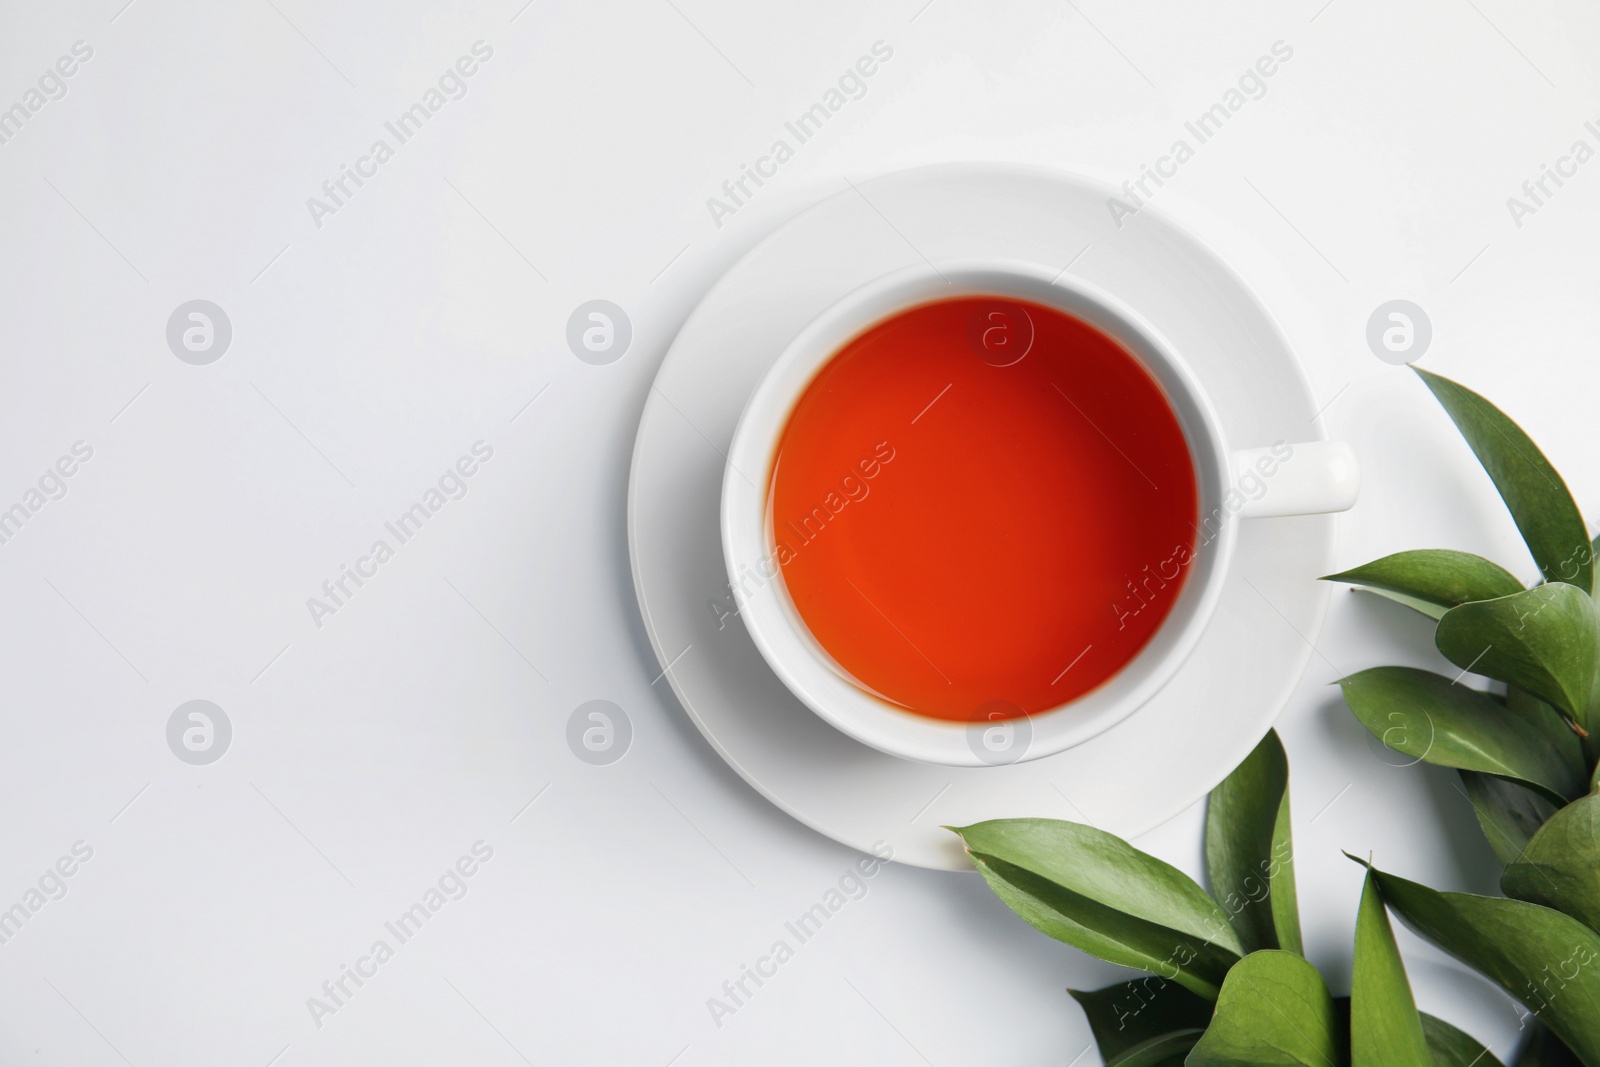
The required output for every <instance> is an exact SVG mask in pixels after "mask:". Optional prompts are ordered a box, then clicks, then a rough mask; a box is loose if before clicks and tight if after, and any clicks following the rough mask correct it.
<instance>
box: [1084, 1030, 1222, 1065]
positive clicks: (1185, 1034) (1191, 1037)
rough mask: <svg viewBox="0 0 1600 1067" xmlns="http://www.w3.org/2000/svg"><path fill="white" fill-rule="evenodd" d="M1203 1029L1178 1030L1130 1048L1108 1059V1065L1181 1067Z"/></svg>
mask: <svg viewBox="0 0 1600 1067" xmlns="http://www.w3.org/2000/svg"><path fill="white" fill-rule="evenodd" d="M1204 1032H1205V1031H1203V1030H1178V1031H1176V1032H1174V1033H1170V1034H1162V1035H1161V1036H1160V1037H1152V1038H1151V1039H1150V1040H1149V1041H1145V1042H1142V1043H1141V1044H1139V1045H1137V1046H1135V1047H1133V1048H1131V1049H1129V1050H1128V1051H1127V1052H1124V1053H1123V1054H1122V1055H1120V1056H1118V1057H1117V1058H1116V1059H1114V1060H1106V1067H1181V1065H1182V1064H1183V1062H1184V1060H1185V1059H1187V1058H1188V1055H1189V1050H1190V1049H1192V1048H1194V1046H1195V1042H1197V1041H1199V1040H1200V1035H1201V1034H1202V1033H1204Z"/></svg>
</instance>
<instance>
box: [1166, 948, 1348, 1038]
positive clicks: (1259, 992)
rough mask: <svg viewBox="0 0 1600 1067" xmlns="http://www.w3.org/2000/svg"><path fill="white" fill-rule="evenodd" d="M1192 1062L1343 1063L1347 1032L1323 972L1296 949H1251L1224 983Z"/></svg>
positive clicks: (1229, 973)
mask: <svg viewBox="0 0 1600 1067" xmlns="http://www.w3.org/2000/svg"><path fill="white" fill-rule="evenodd" d="M1187 1062H1188V1065H1189V1067H1233V1065H1236V1064H1260V1065H1271V1067H1343V1065H1344V1064H1346V1063H1348V1062H1349V1057H1348V1048H1347V1046H1346V1042H1345V1036H1344V1034H1343V1032H1342V1030H1341V1028H1340V1026H1339V1019H1338V1013H1337V1012H1336V1010H1335V1009H1334V1006H1333V998H1332V997H1330V996H1329V995H1328V987H1327V986H1326V985H1325V984H1324V983H1323V981H1322V975H1320V974H1318V973H1317V969H1316V968H1315V967H1313V966H1311V964H1309V963H1307V962H1306V961H1305V960H1304V959H1301V958H1300V957H1299V956H1297V955H1295V954H1294V953H1292V952H1282V951H1279V950H1276V949H1263V950H1262V951H1260V952H1252V953H1251V954H1250V955H1248V956H1246V957H1245V958H1244V959H1243V960H1241V961H1239V963H1238V965H1237V966H1235V967H1234V968H1233V970H1231V971H1229V972H1228V978H1227V981H1225V982H1223V984H1222V995H1221V996H1219V997H1218V998H1217V1014H1216V1017H1215V1018H1213V1019H1212V1020H1211V1026H1210V1027H1209V1028H1208V1029H1207V1030H1206V1032H1205V1036H1203V1037H1201V1038H1200V1043H1199V1044H1197V1045H1195V1047H1194V1051H1193V1052H1191V1053H1189V1059H1188V1061H1187Z"/></svg>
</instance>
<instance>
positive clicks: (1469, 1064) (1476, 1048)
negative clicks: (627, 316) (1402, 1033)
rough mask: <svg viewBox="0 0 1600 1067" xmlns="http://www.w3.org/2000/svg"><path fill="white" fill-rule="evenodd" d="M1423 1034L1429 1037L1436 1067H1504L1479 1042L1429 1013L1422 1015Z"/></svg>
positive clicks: (1430, 1050)
mask: <svg viewBox="0 0 1600 1067" xmlns="http://www.w3.org/2000/svg"><path fill="white" fill-rule="evenodd" d="M1422 1032H1423V1033H1424V1034H1426V1035H1427V1037H1428V1051H1429V1052H1431V1053H1433V1062H1434V1067H1504V1064H1502V1063H1501V1062H1500V1061H1499V1060H1497V1059H1495V1058H1494V1056H1492V1055H1490V1054H1489V1050H1488V1049H1487V1048H1485V1047H1484V1046H1482V1045H1480V1044H1479V1043H1478V1042H1477V1040H1475V1039H1474V1038H1472V1037H1469V1036H1468V1035H1466V1034H1464V1033H1462V1032H1461V1031H1460V1030H1457V1029H1456V1028H1455V1027H1453V1026H1451V1025H1450V1024H1449V1023H1447V1022H1445V1021H1444V1020H1443V1019H1438V1018H1435V1017H1434V1016H1432V1015H1429V1014H1428V1013H1427V1012H1423V1013H1422Z"/></svg>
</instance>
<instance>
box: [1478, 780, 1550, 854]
mask: <svg viewBox="0 0 1600 1067" xmlns="http://www.w3.org/2000/svg"><path fill="white" fill-rule="evenodd" d="M1461 784H1462V785H1464V786H1465V787H1466V791H1467V799H1468V800H1470V801H1472V810H1473V813H1474V814H1475V815H1477V816H1478V825H1479V826H1481V827H1482V828H1483V836H1484V837H1486V838H1487V839H1488V841H1489V847H1490V848H1492V849H1494V854H1495V855H1496V856H1498V857H1499V858H1500V862H1501V863H1515V862H1516V861H1517V859H1518V857H1520V856H1521V855H1522V850H1523V849H1525V848H1527V847H1528V842H1529V841H1532V840H1533V835H1534V834H1536V833H1537V832H1538V831H1539V827H1541V826H1543V825H1544V821H1545V820H1546V819H1548V818H1549V817H1550V816H1552V815H1554V814H1555V813H1556V806H1555V805H1554V804H1552V803H1550V802H1549V801H1548V800H1546V799H1545V798H1544V797H1543V796H1542V795H1541V794H1539V793H1535V792H1533V791H1532V790H1530V789H1527V788H1525V787H1523V786H1520V785H1518V784H1517V783H1516V782H1512V781H1508V780H1507V779H1505V778H1496V777H1495V776H1494V775H1492V774H1479V773H1477V772H1476V771H1462V772H1461Z"/></svg>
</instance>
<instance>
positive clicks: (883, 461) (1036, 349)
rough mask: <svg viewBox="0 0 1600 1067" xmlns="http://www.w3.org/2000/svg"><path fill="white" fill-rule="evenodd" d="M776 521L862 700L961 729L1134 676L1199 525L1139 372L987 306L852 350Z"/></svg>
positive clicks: (829, 388) (830, 387) (801, 420)
mask: <svg viewBox="0 0 1600 1067" xmlns="http://www.w3.org/2000/svg"><path fill="white" fill-rule="evenodd" d="M1019 356H1020V358H1019ZM770 500H771V505H772V521H773V540H774V544H773V546H772V547H773V551H774V552H775V554H776V557H777V559H778V562H779V565H780V570H781V574H782V580H783V582H784V585H785V587H786V588H787V590H788V593H789V596H790V598H791V599H792V600H793V602H794V605H795V607H796V609H797V610H798V611H799V613H800V616H801V618H802V619H803V620H804V622H805V624H806V626H807V628H808V629H809V630H810V631H811V633H812V635H813V636H814V637H815V638H816V640H817V641H818V643H820V644H821V646H822V647H823V648H824V649H826V650H827V652H828V653H829V655H831V656H832V657H833V659H834V660H835V661H836V662H837V663H838V664H839V665H840V666H841V667H842V668H843V669H844V670H845V671H846V672H848V673H849V674H850V675H851V676H852V677H853V678H854V679H855V680H856V681H857V683H858V684H860V685H861V686H862V687H863V688H865V689H868V690H870V691H872V692H874V693H876V694H877V695H879V696H880V697H882V698H883V699H885V700H887V701H890V702H892V703H894V704H897V705H900V706H901V707H903V708H906V709H908V710H910V711H913V712H916V713H918V714H922V715H928V716H933V717H936V718H941V719H958V720H977V719H989V718H1010V717H1016V716H1019V715H1023V714H1033V713H1038V712H1042V711H1045V710H1048V709H1050V708H1054V707H1056V706H1058V705H1060V704H1063V703H1065V702H1067V701H1069V700H1072V699H1073V698H1075V697H1079V696H1082V695H1083V694H1085V693H1087V692H1089V691H1090V690H1092V689H1094V688H1095V687H1097V686H1099V685H1101V684H1102V683H1103V682H1105V681H1106V680H1107V679H1109V678H1110V677H1112V676H1113V675H1114V674H1116V673H1117V671H1118V670H1120V669H1121V668H1122V667H1123V666H1124V665H1125V664H1126V663H1127V662H1128V661H1129V660H1131V659H1132V658H1133V657H1134V656H1135V655H1136V654H1137V653H1138V652H1139V650H1140V649H1141V648H1143V647H1144V646H1145V644H1146V643H1148V642H1149V640H1150V638H1151V636H1152V635H1153V634H1154V633H1155V631H1156V630H1157V629H1158V628H1159V627H1160V625H1161V623H1162V622H1163V621H1164V620H1165V619H1166V617H1167V615H1168V613H1169V612H1170V611H1171V608H1172V605H1173V602H1174V601H1175V599H1176V597H1177V594H1178V591H1179V590H1180V589H1181V588H1182V585H1183V582H1184V580H1185V578H1186V576H1187V572H1188V563H1189V562H1190V560H1191V558H1192V554H1193V552H1194V549H1195V525H1194V524H1195V522H1196V520H1197V518H1198V503H1197V494H1196V485H1195V473H1194V462H1193V460H1192V458H1191V455H1190V452H1189V447H1188V444H1187V442H1186V440H1185V438H1184V434H1183V431H1182V429H1181V427H1180V426H1179V423H1178V419H1177V416H1176V415H1175V414H1174V412H1173V410H1172V407H1171V405H1170V404H1169V403H1168V401H1167V399H1166V396H1165V395H1164V393H1163V392H1162V390H1161V388H1160V387H1159V386H1158V385H1157V383H1156V382H1155V380H1154V379H1153V378H1152V377H1151V376H1150V374H1149V373H1148V372H1147V371H1146V370H1145V369H1144V367H1143V366H1142V365H1141V364H1140V363H1139V362H1138V360H1136V359H1135V358H1134V357H1133V356H1132V355H1131V354H1130V353H1129V352H1127V351H1126V350H1125V349H1124V348H1123V347H1122V346H1121V345H1120V344H1118V343H1117V342H1116V341H1115V340H1113V339H1112V338H1110V337H1108V336H1106V335H1105V334H1103V333H1101V332H1100V331H1099V330H1097V329H1095V328H1094V327H1092V326H1090V325H1088V324H1086V323H1084V322H1081V321H1079V320H1078V319H1075V318H1073V317H1071V316H1069V315H1066V314H1064V313H1062V312H1060V311H1057V310H1055V309H1053V308H1048V307H1044V306H1042V305H1037V304H1031V303H1029V304H1024V303H1017V302H997V301H995V300H989V299H980V298H970V299H969V298H963V299H954V300H947V301H942V302H938V303H932V304H925V305H922V306H919V307H915V308H911V309H909V310H907V311H904V312H901V313H899V314H898V315H896V316H894V317H893V318H890V319H888V320H886V321H884V322H881V323H879V324H878V325H876V326H874V327H872V328H871V329H869V330H868V331H867V332H866V333H864V334H862V335H861V336H859V337H857V338H856V339H854V340H853V341H851V342H849V343H848V344H847V345H845V346H844V347H843V348H842V349H841V350H840V351H839V352H838V353H837V354H836V355H835V356H834V357H833V358H832V359H831V360H830V361H829V362H828V363H827V364H826V365H825V366H824V367H823V369H822V370H821V371H820V372H819V373H818V374H817V376H816V377H815V378H814V379H813V380H812V382H811V383H810V385H808V386H807V388H806V390H805V392H804V394H803V395H802V396H801V398H800V400H799V401H798V402H797V403H796V405H795V407H794V410H793V411H792V413H791V414H790V417H789V421H788V424H787V426H786V427H785V429H784V431H783V435H782V438H781V441H780V447H779V452H778V455H777V459H776V461H775V462H774V465H773V469H772V471H771V472H770Z"/></svg>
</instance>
